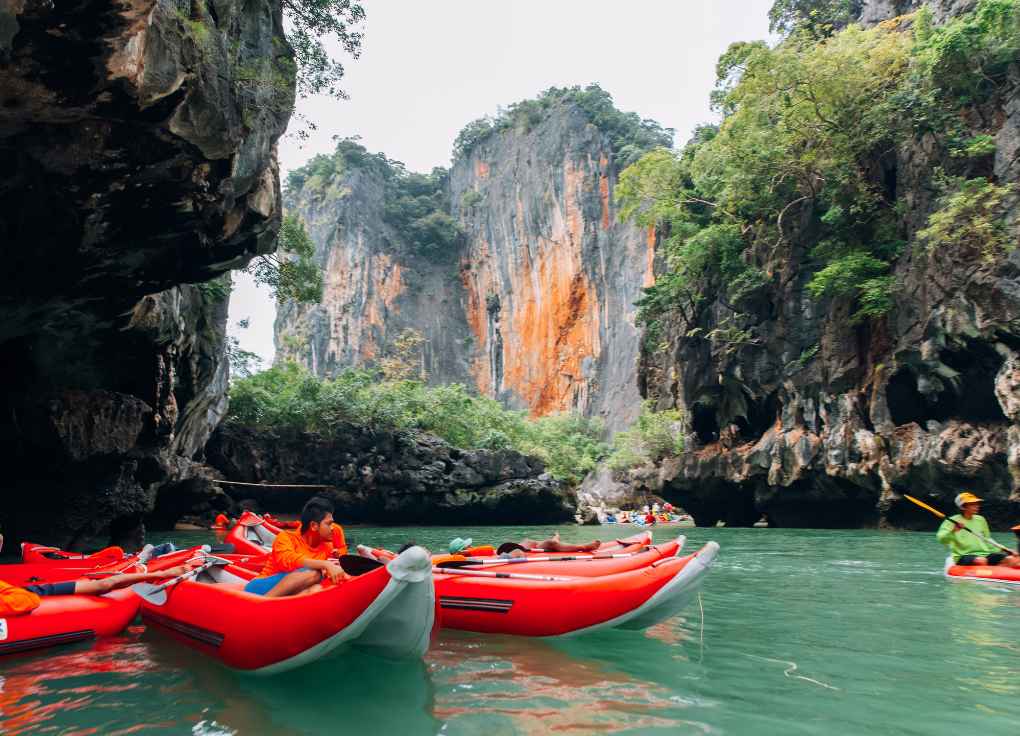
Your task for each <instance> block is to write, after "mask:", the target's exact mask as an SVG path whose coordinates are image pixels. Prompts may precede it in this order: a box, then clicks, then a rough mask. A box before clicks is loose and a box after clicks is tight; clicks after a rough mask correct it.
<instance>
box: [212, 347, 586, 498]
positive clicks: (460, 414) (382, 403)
mask: <svg viewBox="0 0 1020 736" xmlns="http://www.w3.org/2000/svg"><path fill="white" fill-rule="evenodd" d="M230 418H231V419H232V420H233V421H237V422H241V423H243V424H246V425H249V426H254V427H260V428H264V429H290V430H298V431H308V432H317V433H321V434H324V435H329V434H331V433H332V432H333V431H334V430H335V429H336V428H337V427H338V426H339V425H340V424H341V423H343V422H349V423H353V424H357V425H363V426H368V427H372V428H374V429H382V430H389V431H395V432H429V433H431V434H435V435H437V436H439V437H441V438H443V439H444V440H446V441H447V442H449V443H450V444H452V445H455V446H457V447H461V448H485V449H508V448H512V449H516V450H518V451H520V452H523V453H525V454H528V455H533V456H536V457H539V458H541V459H542V460H543V461H544V462H545V463H546V466H547V467H548V469H549V472H550V473H552V474H553V475H555V476H556V477H558V478H560V479H562V480H567V481H570V482H579V481H580V480H581V478H582V477H583V476H584V474H585V473H587V472H588V471H589V470H591V469H592V468H594V467H595V465H596V463H597V461H598V460H599V458H601V457H602V456H603V455H604V454H605V453H606V447H605V445H604V444H603V443H602V442H601V440H600V439H599V437H600V436H601V433H602V427H601V426H600V425H599V423H598V422H596V421H592V420H588V419H584V418H582V417H578V416H574V415H569V414H563V415H554V416H548V417H542V418H541V419H529V418H528V417H527V415H526V413H525V412H519V411H509V410H507V409H505V408H503V406H502V405H501V404H500V403H499V402H497V401H494V400H492V399H486V398H482V397H479V396H475V395H473V394H472V393H470V392H469V391H468V390H467V389H466V388H465V387H464V386H462V385H460V384H450V385H446V386H436V387H429V386H426V385H425V384H423V383H422V382H420V381H416V380H401V379H394V380H384V379H383V378H382V377H380V376H379V375H377V374H375V373H372V372H369V371H347V372H345V373H342V374H341V375H339V376H338V377H336V378H334V379H332V380H323V379H319V378H316V377H315V376H313V375H311V374H310V373H308V372H307V371H305V370H304V369H302V368H300V367H298V366H297V365H296V364H294V363H288V364H285V365H283V366H276V367H274V368H271V369H269V370H267V371H264V372H262V373H257V374H255V375H253V376H250V377H248V378H243V379H241V380H238V381H235V382H234V383H233V384H232V385H231V388H230Z"/></svg>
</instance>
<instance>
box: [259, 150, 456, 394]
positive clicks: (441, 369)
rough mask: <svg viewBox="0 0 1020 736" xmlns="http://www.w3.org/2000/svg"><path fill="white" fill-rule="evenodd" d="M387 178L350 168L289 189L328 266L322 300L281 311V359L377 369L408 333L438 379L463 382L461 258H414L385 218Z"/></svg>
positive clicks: (323, 370) (329, 370) (326, 368)
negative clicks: (458, 271) (420, 339)
mask: <svg viewBox="0 0 1020 736" xmlns="http://www.w3.org/2000/svg"><path fill="white" fill-rule="evenodd" d="M385 187H386V182H385V179H384V176H383V174H382V172H380V171H378V170H373V169H369V168H350V169H347V170H346V171H343V172H341V173H339V174H338V175H337V176H336V178H335V179H333V180H331V181H329V182H321V183H320V181H311V182H308V183H306V184H305V185H304V186H303V187H302V188H301V189H300V190H299V191H297V192H291V193H289V194H290V196H291V200H292V201H291V202H290V206H291V207H292V209H293V210H294V212H295V213H297V214H298V216H299V217H300V218H301V221H302V222H303V223H304V225H305V228H306V230H307V231H308V234H309V236H310V237H311V238H312V240H313V242H314V243H315V246H316V258H317V260H318V262H319V264H320V265H321V266H322V269H323V280H324V283H323V295H322V300H321V302H320V303H318V304H312V305H308V304H299V303H296V302H287V303H286V304H282V305H280V307H279V309H278V311H277V317H276V324H275V343H276V356H277V362H280V361H283V360H288V359H295V360H298V361H299V362H300V363H302V364H303V365H305V366H306V367H307V368H308V369H309V370H311V371H312V372H313V373H315V374H316V375H319V376H331V375H335V374H336V373H337V372H339V371H342V370H343V369H345V368H351V367H361V366H368V365H376V364H378V361H379V360H380V359H384V358H385V357H387V356H388V355H390V354H391V353H392V351H393V349H394V346H395V343H396V342H397V341H398V340H399V339H400V337H401V335H404V334H405V333H406V331H407V330H413V331H415V332H417V333H420V335H421V336H422V337H424V338H425V342H424V343H423V344H422V345H421V346H420V349H419V350H418V351H416V353H417V357H418V359H419V360H420V361H421V365H420V372H421V373H424V374H425V375H428V376H430V377H431V378H432V380H434V381H437V382H441V383H448V382H461V383H464V382H467V381H468V380H469V375H470V374H469V366H468V361H467V356H468V355H469V353H470V346H469V345H465V342H466V341H467V340H468V335H469V333H468V329H467V323H466V321H465V317H464V311H463V309H462V308H461V295H460V294H459V290H458V288H457V286H458V285H457V283H456V282H455V278H456V255H455V254H453V255H450V254H445V255H444V256H440V257H438V258H437V257H434V256H433V257H429V256H426V255H423V254H420V253H417V252H415V251H414V250H413V249H411V248H410V247H409V246H408V244H407V243H406V242H404V241H403V239H402V237H401V235H400V233H399V232H398V231H397V230H396V229H395V228H394V227H393V226H392V225H390V224H389V223H388V222H387V221H386V217H385V213H384V209H385V199H386V197H385Z"/></svg>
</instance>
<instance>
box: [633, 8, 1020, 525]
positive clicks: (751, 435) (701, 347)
mask: <svg viewBox="0 0 1020 736" xmlns="http://www.w3.org/2000/svg"><path fill="white" fill-rule="evenodd" d="M866 5H867V8H866V10H865V19H868V18H870V19H871V20H873V21H878V20H884V19H886V18H888V17H890V16H891V15H895V14H898V13H900V12H903V11H904V9H906V6H907V5H908V3H888V2H874V3H867V4H866ZM971 5H972V3H968V2H942V3H935V4H934V6H933V10H934V12H935V16H936V20H940V19H944V18H946V17H949V16H950V15H953V14H955V13H958V12H961V11H962V10H965V9H967V8H969V7H970V6H971ZM868 13H873V16H869V15H868ZM1018 83H1020V78H1018V77H1017V75H1016V74H1015V73H1014V74H1013V75H1012V76H1011V81H1010V84H1009V85H1008V86H1007V88H1005V89H1003V90H1002V92H1001V94H1000V95H999V96H998V97H997V98H996V99H994V100H992V101H990V102H989V103H987V104H986V106H985V109H982V110H981V111H980V114H981V116H982V117H983V119H984V120H986V121H994V123H993V126H996V127H993V129H992V130H991V131H989V132H992V133H995V134H996V140H997V142H998V143H1001V144H1002V146H1003V148H1002V150H1000V151H998V152H997V155H996V158H995V161H994V173H995V175H996V177H997V178H998V179H997V180H998V182H999V183H1011V182H1016V181H1017V178H1018V175H1017V169H1016V153H1017V143H1016V142H1017V140H1020V135H1018V133H1017V129H1018V128H1017V122H1016V120H1015V117H1016V116H1015V114H1014V111H1015V108H1016V105H1017V99H1018V89H1020V87H1018ZM948 156H949V154H948V153H947V152H946V151H944V150H942V149H941V147H940V145H939V144H938V142H937V140H936V138H935V137H934V136H932V135H931V134H926V135H925V136H923V137H920V138H918V139H917V140H913V141H909V142H907V143H905V144H903V145H902V146H901V147H900V149H899V150H898V151H897V152H896V156H895V161H894V162H891V163H889V164H888V166H889V169H888V172H887V174H886V176H887V177H889V178H890V179H889V180H895V182H896V184H895V189H896V192H897V194H896V197H897V199H898V200H900V201H901V202H902V203H903V205H904V206H903V207H902V213H903V214H902V216H901V222H900V231H901V232H903V233H905V234H906V235H907V237H908V238H909V241H910V242H908V244H907V245H906V247H905V248H904V250H903V254H902V256H901V257H900V258H899V259H898V261H897V263H896V267H895V275H896V277H897V280H898V282H899V284H900V288H898V289H897V291H896V306H895V308H894V310H893V311H892V312H891V313H890V314H889V315H888V316H887V317H886V318H885V319H884V320H883V321H880V322H877V323H861V324H854V322H853V320H851V319H850V308H849V307H850V305H848V304H847V303H846V302H845V301H840V300H828V301H825V302H821V303H818V302H815V301H813V300H812V299H811V297H810V296H809V294H808V293H807V291H806V289H805V282H806V280H807V279H808V278H809V276H810V273H811V264H810V262H809V259H810V256H809V253H810V250H811V247H812V246H813V245H814V243H813V242H812V241H811V236H810V233H808V232H803V233H800V234H799V235H798V236H797V237H798V239H799V240H798V243H797V245H796V247H793V248H791V249H790V250H789V251H788V252H787V253H785V254H784V257H783V258H782V259H780V260H775V261H771V262H767V263H765V264H764V270H765V271H766V272H767V273H769V274H775V275H776V276H777V277H776V278H775V279H773V280H772V281H771V282H770V283H769V285H768V286H767V287H766V288H764V289H763V290H762V291H761V293H759V294H757V295H756V296H754V297H753V299H754V300H755V301H754V302H753V305H752V307H753V308H752V310H751V317H750V318H749V319H748V320H747V323H746V324H741V325H738V326H739V327H744V328H747V329H748V330H751V331H753V335H754V340H751V341H748V342H747V343H746V344H743V345H740V346H739V347H737V348H735V349H732V350H715V349H713V348H712V347H711V346H709V344H708V341H707V340H704V339H700V338H697V337H696V338H694V339H689V338H688V337H687V336H686V334H687V330H686V329H682V328H681V327H680V326H679V325H669V326H666V325H664V327H666V330H667V331H668V332H670V333H671V335H670V337H669V346H668V349H666V350H658V351H656V352H655V353H650V352H648V353H645V354H644V355H643V356H642V369H641V383H642V385H643V386H644V387H645V389H646V391H647V394H648V395H649V396H650V397H651V398H653V399H654V400H655V401H656V402H657V403H658V404H659V405H660V406H673V405H677V406H680V407H682V408H683V409H685V410H686V413H687V416H688V417H689V418H690V422H691V423H690V430H691V431H690V436H689V438H688V440H689V442H688V447H689V452H687V453H686V454H684V455H683V456H682V457H679V458H673V459H670V460H667V461H664V462H663V463H661V465H660V466H659V467H658V472H657V474H656V476H655V477H652V478H648V477H644V478H641V477H631V478H630V479H629V480H630V482H631V483H632V484H633V485H634V486H635V487H636V488H647V489H651V490H656V491H661V493H662V494H663V495H664V496H665V497H667V498H669V499H670V500H672V501H673V502H674V503H677V502H679V503H681V504H683V505H684V506H685V507H687V508H688V510H689V511H691V513H693V514H694V516H695V517H696V518H697V519H698V521H699V522H701V523H709V524H710V523H713V522H714V521H715V520H716V519H724V520H726V521H727V522H728V523H729V524H730V525H733V524H750V523H751V522H753V521H754V520H755V519H756V518H757V517H758V515H759V514H760V512H762V511H766V512H767V513H768V514H769V516H770V517H772V518H773V519H775V521H776V522H777V523H778V524H779V525H780V526H784V527H786V526H858V525H862V524H863V525H894V526H919V527H927V526H930V523H931V519H930V518H929V517H927V516H924V515H923V513H922V512H919V511H917V510H916V509H915V508H914V507H912V506H909V504H907V505H906V508H905V507H904V503H903V502H902V501H901V500H900V499H901V495H900V494H902V493H910V494H912V495H920V496H922V497H928V498H930V499H931V500H934V502H936V503H937V504H938V505H940V506H942V507H943V508H946V509H949V508H952V499H953V497H954V496H955V495H956V494H957V493H958V492H959V491H961V490H964V489H968V490H972V491H975V492H977V493H978V494H979V495H982V496H984V497H985V498H986V499H987V503H986V506H985V514H986V515H987V516H988V517H989V518H990V519H992V520H993V522H1000V523H1001V522H1005V521H1007V520H1010V519H1012V518H1013V517H1014V516H1015V515H1016V514H1017V512H1018V511H1020V466H1018V459H1020V445H1018V444H1017V442H1018V440H1020V424H1018V419H1020V374H1018V365H1020V363H1018V356H1017V350H1018V349H1020V289H1018V288H1017V284H1018V283H1020V252H1018V251H1016V250H1012V251H1011V252H1009V253H1008V254H1005V255H1003V256H1001V257H997V258H992V259H990V258H987V257H986V256H985V254H982V253H980V252H974V251H972V250H970V249H968V248H966V247H954V248H938V249H927V248H925V247H923V246H921V245H919V244H918V243H917V240H916V233H917V232H918V230H919V229H921V228H923V227H924V226H925V224H926V222H927V218H928V216H929V214H930V213H931V212H932V211H933V209H934V208H935V207H936V203H935V202H934V201H933V198H934V196H935V191H936V190H935V187H933V186H932V183H931V181H932V172H933V171H936V170H938V168H939V167H941V166H942V165H943V163H944V161H945V160H946V158H947V157H948ZM989 164H990V166H991V162H989ZM987 173H991V171H989V172H987ZM1009 226H1010V227H1012V228H1014V232H1015V228H1016V221H1015V217H1014V218H1012V219H1011V221H1010V223H1009ZM731 314H732V313H731V312H730V311H729V310H727V309H726V307H725V306H724V305H723V304H721V303H719V302H715V303H714V304H713V305H712V309H711V310H710V312H709V314H708V316H707V318H706V320H705V322H704V324H700V325H699V326H700V327H701V328H702V329H703V333H705V334H707V333H708V332H709V331H711V330H712V329H714V328H716V327H719V326H721V325H724V324H726V322H725V320H726V319H728V318H729V317H730V315H731ZM1013 523H1015V522H1013Z"/></svg>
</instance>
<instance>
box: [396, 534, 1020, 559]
mask: <svg viewBox="0 0 1020 736" xmlns="http://www.w3.org/2000/svg"><path fill="white" fill-rule="evenodd" d="M1018 533H1020V532H1018ZM413 546H414V540H413V539H412V540H410V541H408V542H404V544H403V546H401V548H400V549H398V550H397V554H398V555H399V554H400V553H401V552H406V551H407V550H409V549H411V547H413Z"/></svg>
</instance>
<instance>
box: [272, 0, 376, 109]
mask: <svg viewBox="0 0 1020 736" xmlns="http://www.w3.org/2000/svg"><path fill="white" fill-rule="evenodd" d="M283 11H284V16H285V17H286V19H287V21H288V26H289V27H288V29H287V40H288V41H289V42H290V45H291V46H292V47H293V48H294V61H295V63H296V64H297V92H298V95H299V96H300V97H307V96H309V95H318V94H328V95H330V96H331V97H337V98H341V99H343V98H346V97H347V95H346V93H345V92H344V91H343V90H342V89H340V79H341V78H342V77H343V75H344V67H343V64H341V63H340V62H339V61H337V60H335V59H333V58H332V57H331V56H330V54H329V51H327V50H326V47H325V45H324V44H323V39H324V38H328V37H332V38H334V39H336V41H337V43H339V44H340V47H341V48H342V49H343V50H344V51H345V52H347V53H348V54H350V55H351V57H352V58H355V59H357V58H358V56H359V55H360V53H361V41H362V34H361V33H360V32H357V31H354V30H351V28H352V26H356V25H357V24H358V23H361V22H362V21H364V20H365V10H364V8H362V7H361V4H360V3H357V2H351V0H283Z"/></svg>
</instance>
